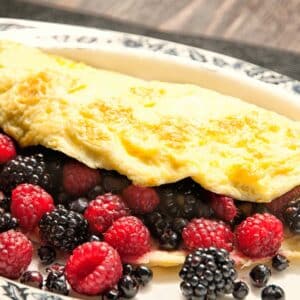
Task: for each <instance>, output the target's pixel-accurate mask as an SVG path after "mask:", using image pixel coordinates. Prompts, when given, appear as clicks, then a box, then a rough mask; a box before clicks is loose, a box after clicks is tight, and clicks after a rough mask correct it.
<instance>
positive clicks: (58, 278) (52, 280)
mask: <svg viewBox="0 0 300 300" xmlns="http://www.w3.org/2000/svg"><path fill="white" fill-rule="evenodd" d="M45 285H46V288H47V289H48V290H49V291H50V292H54V293H57V294H62V295H68V294H69V288H68V285H67V281H66V278H65V276H64V275H62V274H59V273H57V272H50V273H49V274H48V276H47V278H46V284H45Z"/></svg>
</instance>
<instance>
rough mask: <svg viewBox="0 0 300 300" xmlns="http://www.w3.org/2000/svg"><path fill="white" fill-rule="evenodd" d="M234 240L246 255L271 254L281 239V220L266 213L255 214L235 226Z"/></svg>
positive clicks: (259, 255) (278, 246) (275, 250)
mask: <svg viewBox="0 0 300 300" xmlns="http://www.w3.org/2000/svg"><path fill="white" fill-rule="evenodd" d="M235 240H236V246H237V248H238V250H239V251H241V252H242V253H243V254H244V255H246V256H249V257H251V258H263V257H268V256H272V255H274V254H275V253H276V252H277V251H278V249H279V248H280V246H281V242H282V240H283V225H282V222H281V221H280V220H279V219H277V218H276V217H275V216H273V215H270V214H268V213H264V214H255V215H253V216H251V217H248V218H247V219H246V220H244V221H243V222H242V223H241V224H239V225H238V226H237V228H236V230H235Z"/></svg>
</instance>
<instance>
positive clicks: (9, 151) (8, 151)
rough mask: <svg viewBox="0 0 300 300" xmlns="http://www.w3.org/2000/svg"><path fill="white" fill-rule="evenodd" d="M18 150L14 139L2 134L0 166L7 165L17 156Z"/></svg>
mask: <svg viewBox="0 0 300 300" xmlns="http://www.w3.org/2000/svg"><path fill="white" fill-rule="evenodd" d="M16 154H17V153H16V148H15V145H14V142H13V141H12V139H11V138H10V137H9V136H7V135H5V134H2V133H0V164H3V163H6V162H7V161H9V160H11V159H13V158H14V157H15V156H16Z"/></svg>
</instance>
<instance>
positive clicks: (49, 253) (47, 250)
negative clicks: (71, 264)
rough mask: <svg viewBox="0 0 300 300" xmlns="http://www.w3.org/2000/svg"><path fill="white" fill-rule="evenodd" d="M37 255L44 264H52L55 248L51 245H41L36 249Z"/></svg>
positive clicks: (54, 257)
mask: <svg viewBox="0 0 300 300" xmlns="http://www.w3.org/2000/svg"><path fill="white" fill-rule="evenodd" d="M37 253H38V256H39V258H40V260H41V262H42V263H43V264H44V265H50V264H52V263H53V262H54V261H55V259H56V252H55V249H54V248H53V247H51V246H48V245H46V246H41V247H40V248H39V249H38V251H37Z"/></svg>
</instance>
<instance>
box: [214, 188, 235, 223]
mask: <svg viewBox="0 0 300 300" xmlns="http://www.w3.org/2000/svg"><path fill="white" fill-rule="evenodd" d="M210 204H211V208H212V209H213V211H214V213H215V215H216V217H217V218H219V219H221V220H223V221H225V222H230V221H232V220H233V219H234V218H235V216H236V215H237V208H236V206H235V204H234V201H233V199H232V198H230V197H227V196H224V195H217V194H212V195H211V202H210Z"/></svg>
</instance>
